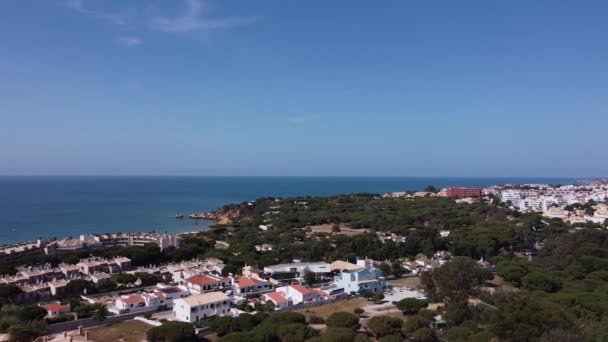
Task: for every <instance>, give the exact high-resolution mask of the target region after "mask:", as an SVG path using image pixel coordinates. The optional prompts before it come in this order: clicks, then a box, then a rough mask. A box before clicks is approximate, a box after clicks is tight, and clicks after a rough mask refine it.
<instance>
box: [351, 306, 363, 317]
mask: <svg viewBox="0 0 608 342" xmlns="http://www.w3.org/2000/svg"><path fill="white" fill-rule="evenodd" d="M353 312H354V313H355V315H357V316H361V314H363V313H364V312H365V310H363V309H361V308H355V309H354V310H353Z"/></svg>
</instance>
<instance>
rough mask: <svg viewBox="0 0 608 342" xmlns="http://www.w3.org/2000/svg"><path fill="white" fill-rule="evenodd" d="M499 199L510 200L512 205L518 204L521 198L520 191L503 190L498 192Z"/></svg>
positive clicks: (505, 201)
mask: <svg viewBox="0 0 608 342" xmlns="http://www.w3.org/2000/svg"><path fill="white" fill-rule="evenodd" d="M500 200H501V201H502V202H504V203H507V202H509V201H510V202H511V203H512V204H513V205H518V204H519V201H520V200H521V192H520V191H518V190H512V189H509V190H503V191H501V192H500Z"/></svg>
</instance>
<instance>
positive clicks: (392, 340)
mask: <svg viewBox="0 0 608 342" xmlns="http://www.w3.org/2000/svg"><path fill="white" fill-rule="evenodd" d="M401 341H403V337H401V336H398V335H387V336H383V337H381V338H380V339H378V342H401Z"/></svg>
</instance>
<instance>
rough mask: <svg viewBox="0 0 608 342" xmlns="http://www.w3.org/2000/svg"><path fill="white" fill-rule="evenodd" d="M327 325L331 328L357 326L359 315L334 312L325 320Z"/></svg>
mask: <svg viewBox="0 0 608 342" xmlns="http://www.w3.org/2000/svg"><path fill="white" fill-rule="evenodd" d="M325 324H327V326H328V327H332V328H351V329H352V328H356V327H357V326H359V317H357V315H355V314H352V313H350V312H344V311H338V312H334V313H332V314H331V315H329V317H327V320H326V321H325Z"/></svg>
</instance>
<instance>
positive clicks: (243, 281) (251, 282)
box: [235, 277, 262, 287]
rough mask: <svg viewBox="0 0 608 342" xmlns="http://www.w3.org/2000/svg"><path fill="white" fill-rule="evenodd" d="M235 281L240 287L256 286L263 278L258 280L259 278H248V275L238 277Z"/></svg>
mask: <svg viewBox="0 0 608 342" xmlns="http://www.w3.org/2000/svg"><path fill="white" fill-rule="evenodd" d="M235 281H236V283H237V284H238V285H239V286H240V287H246V286H256V285H257V284H259V283H261V282H262V281H261V280H258V279H254V278H246V277H242V278H237V279H236V280H235Z"/></svg>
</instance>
